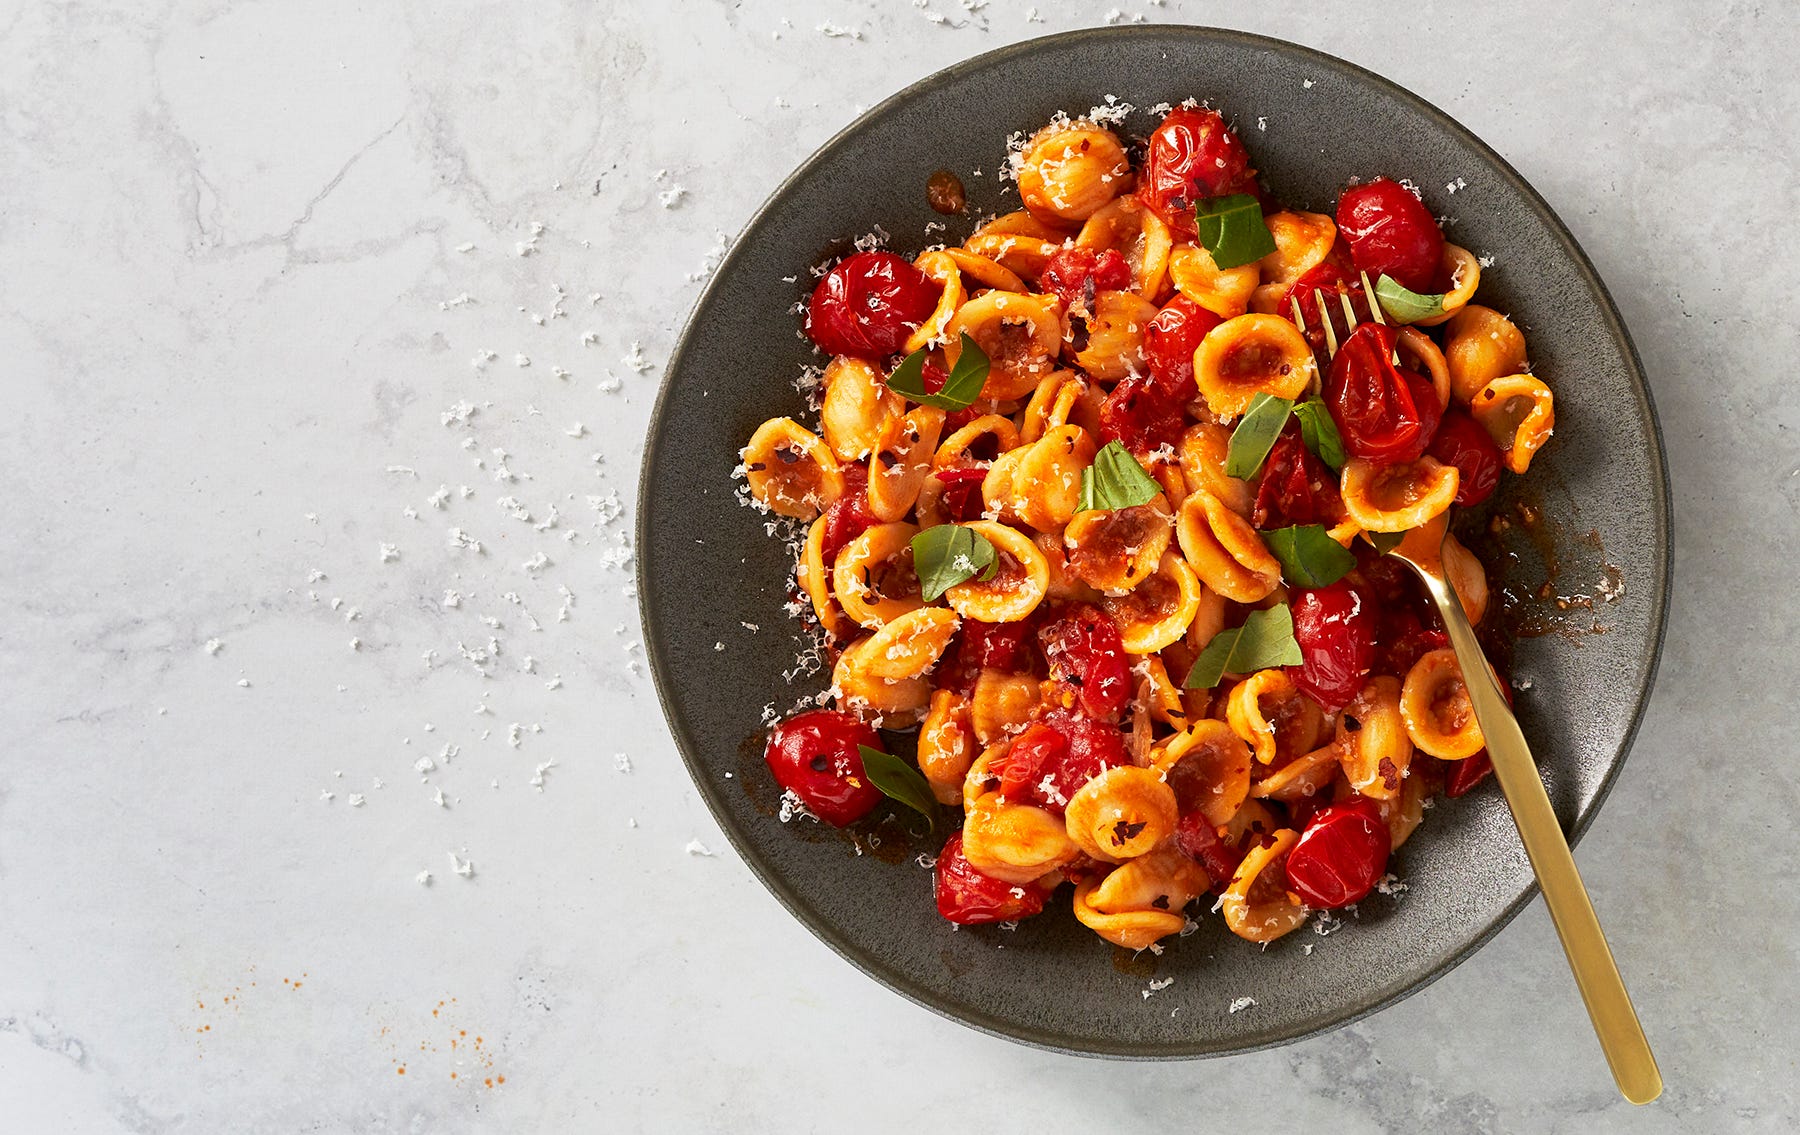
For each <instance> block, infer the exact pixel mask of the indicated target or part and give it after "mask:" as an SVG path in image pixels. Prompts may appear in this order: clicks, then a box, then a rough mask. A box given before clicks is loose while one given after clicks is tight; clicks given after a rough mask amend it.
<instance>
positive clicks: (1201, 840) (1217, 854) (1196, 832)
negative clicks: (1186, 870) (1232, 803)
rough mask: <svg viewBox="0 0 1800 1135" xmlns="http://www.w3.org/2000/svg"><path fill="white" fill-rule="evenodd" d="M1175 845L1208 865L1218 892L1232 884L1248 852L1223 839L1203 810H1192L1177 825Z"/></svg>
mask: <svg viewBox="0 0 1800 1135" xmlns="http://www.w3.org/2000/svg"><path fill="white" fill-rule="evenodd" d="M1175 846H1176V847H1178V848H1180V849H1181V851H1182V853H1183V854H1185V855H1186V856H1187V857H1188V858H1189V859H1192V860H1193V861H1194V862H1196V863H1198V864H1200V866H1202V867H1204V868H1206V877H1207V878H1208V879H1210V880H1211V881H1212V888H1213V890H1215V891H1222V890H1224V889H1225V888H1226V887H1229V886H1231V877H1232V875H1234V874H1236V873H1237V868H1238V864H1239V863H1242V862H1243V861H1244V853H1243V852H1241V851H1238V850H1236V849H1235V848H1233V847H1232V846H1231V845H1230V844H1228V843H1226V842H1225V841H1224V840H1222V839H1220V838H1219V832H1218V829H1216V828H1214V827H1213V826H1212V825H1211V824H1209V823H1207V822H1206V817H1205V816H1203V815H1201V814H1200V813H1199V812H1189V813H1187V814H1186V815H1184V816H1182V817H1181V820H1180V822H1179V823H1177V824H1176V825H1175Z"/></svg>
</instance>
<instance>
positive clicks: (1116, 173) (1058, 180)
mask: <svg viewBox="0 0 1800 1135" xmlns="http://www.w3.org/2000/svg"><path fill="white" fill-rule="evenodd" d="M1016 172H1017V176H1018V185H1019V199H1020V200H1021V201H1023V202H1024V203H1025V208H1026V209H1027V210H1028V211H1029V212H1030V213H1031V215H1032V216H1033V217H1037V218H1039V219H1042V220H1048V221H1052V222H1055V221H1081V220H1085V219H1087V218H1088V217H1091V216H1093V215H1094V214H1095V213H1096V212H1098V211H1099V210H1100V208H1101V206H1103V205H1105V204H1106V203H1107V202H1109V201H1111V200H1112V199H1113V198H1115V197H1117V196H1118V195H1119V194H1120V192H1121V191H1123V190H1124V189H1125V187H1126V185H1127V184H1128V181H1127V179H1128V178H1130V176H1131V162H1130V161H1129V160H1127V159H1126V156H1125V147H1124V145H1123V144H1122V143H1121V142H1120V141H1119V139H1118V138H1117V137H1116V136H1115V135H1114V134H1113V132H1112V131H1110V130H1107V129H1105V128H1104V127H1101V126H1099V125H1096V124H1095V123H1092V122H1084V121H1075V122H1066V123H1061V124H1054V125H1051V126H1047V127H1045V128H1044V129H1042V130H1040V131H1038V132H1037V133H1036V134H1035V135H1033V136H1032V138H1031V140H1030V141H1028V142H1027V143H1026V144H1025V149H1024V151H1023V152H1022V153H1021V154H1020V155H1019V162H1018V166H1017V170H1016Z"/></svg>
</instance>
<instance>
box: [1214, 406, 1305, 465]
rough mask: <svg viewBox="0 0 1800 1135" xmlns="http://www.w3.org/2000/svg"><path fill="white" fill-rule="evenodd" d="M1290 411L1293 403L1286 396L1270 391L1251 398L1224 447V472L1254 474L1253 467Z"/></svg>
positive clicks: (1270, 446) (1260, 461)
mask: <svg viewBox="0 0 1800 1135" xmlns="http://www.w3.org/2000/svg"><path fill="white" fill-rule="evenodd" d="M1293 411H1294V404H1293V403H1292V402H1290V401H1288V400H1287V399H1286V398H1277V397H1275V396H1274V395H1272V394H1258V395H1257V396H1256V397H1255V398H1252V399H1251V400H1250V408H1249V409H1248V410H1246V411H1244V416H1243V418H1242V420H1240V421H1239V422H1238V424H1237V429H1235V430H1232V431H1231V445H1230V447H1229V448H1228V449H1227V450H1226V451H1225V475H1226V476H1228V477H1254V476H1256V471H1257V470H1258V469H1261V468H1262V463H1263V458H1265V457H1267V456H1268V455H1269V450H1270V449H1271V448H1273V447H1274V445H1275V439H1276V438H1278V437H1280V436H1281V427H1282V426H1285V425H1287V420H1288V415H1289V414H1291V413H1293Z"/></svg>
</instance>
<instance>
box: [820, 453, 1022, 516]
mask: <svg viewBox="0 0 1800 1135" xmlns="http://www.w3.org/2000/svg"><path fill="white" fill-rule="evenodd" d="M987 473H988V471H987V469H986V468H985V467H983V466H979V465H977V466H972V467H970V468H966V469H939V470H937V472H935V473H933V474H932V476H934V477H936V478H937V479H938V480H940V481H942V482H944V493H943V495H942V496H940V497H938V505H939V506H940V507H941V508H942V509H943V510H944V512H945V513H947V514H948V515H949V517H950V519H952V520H954V521H956V522H957V523H958V524H966V523H968V522H969V521H971V520H975V519H977V518H979V517H980V516H981V514H982V511H983V510H984V509H986V508H987V502H986V501H984V500H983V499H982V497H981V482H982V481H983V480H984V479H985V478H986V477H987ZM832 507H833V508H836V507H837V506H836V505H832Z"/></svg>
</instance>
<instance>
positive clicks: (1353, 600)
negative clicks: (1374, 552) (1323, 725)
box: [1287, 579, 1376, 713]
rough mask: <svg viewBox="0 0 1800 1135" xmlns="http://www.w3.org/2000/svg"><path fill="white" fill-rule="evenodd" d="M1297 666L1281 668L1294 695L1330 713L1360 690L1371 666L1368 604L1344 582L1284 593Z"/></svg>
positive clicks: (1370, 610) (1372, 645)
mask: <svg viewBox="0 0 1800 1135" xmlns="http://www.w3.org/2000/svg"><path fill="white" fill-rule="evenodd" d="M1288 606H1289V608H1290V609H1291V610H1292V612H1293V616H1294V641H1295V642H1297V643H1299V644H1300V659H1301V661H1300V665H1298V666H1290V667H1288V668H1287V672H1288V676H1289V677H1291V678H1293V680H1294V684H1295V685H1296V686H1299V687H1300V692H1301V693H1304V694H1305V695H1306V696H1308V697H1310V698H1312V699H1313V700H1314V701H1316V702H1318V703H1319V704H1320V705H1322V706H1324V707H1325V708H1326V709H1327V710H1329V711H1331V712H1333V713H1336V712H1337V711H1338V710H1340V709H1342V708H1344V706H1346V705H1348V704H1349V702H1350V699H1351V698H1354V697H1355V696H1356V695H1357V693H1358V692H1359V691H1360V690H1361V689H1362V688H1363V683H1364V682H1366V681H1367V680H1368V677H1369V670H1370V668H1371V667H1372V666H1374V664H1375V627H1376V614H1375V607H1374V604H1373V603H1371V602H1370V600H1369V598H1368V596H1366V595H1364V594H1363V593H1362V592H1361V591H1359V590H1357V589H1356V587H1355V586H1353V585H1352V584H1351V583H1350V582H1349V581H1348V580H1344V579H1340V580H1338V581H1337V582H1336V583H1333V584H1329V585H1327V586H1325V587H1305V588H1296V589H1294V590H1293V591H1291V592H1289V593H1288Z"/></svg>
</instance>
